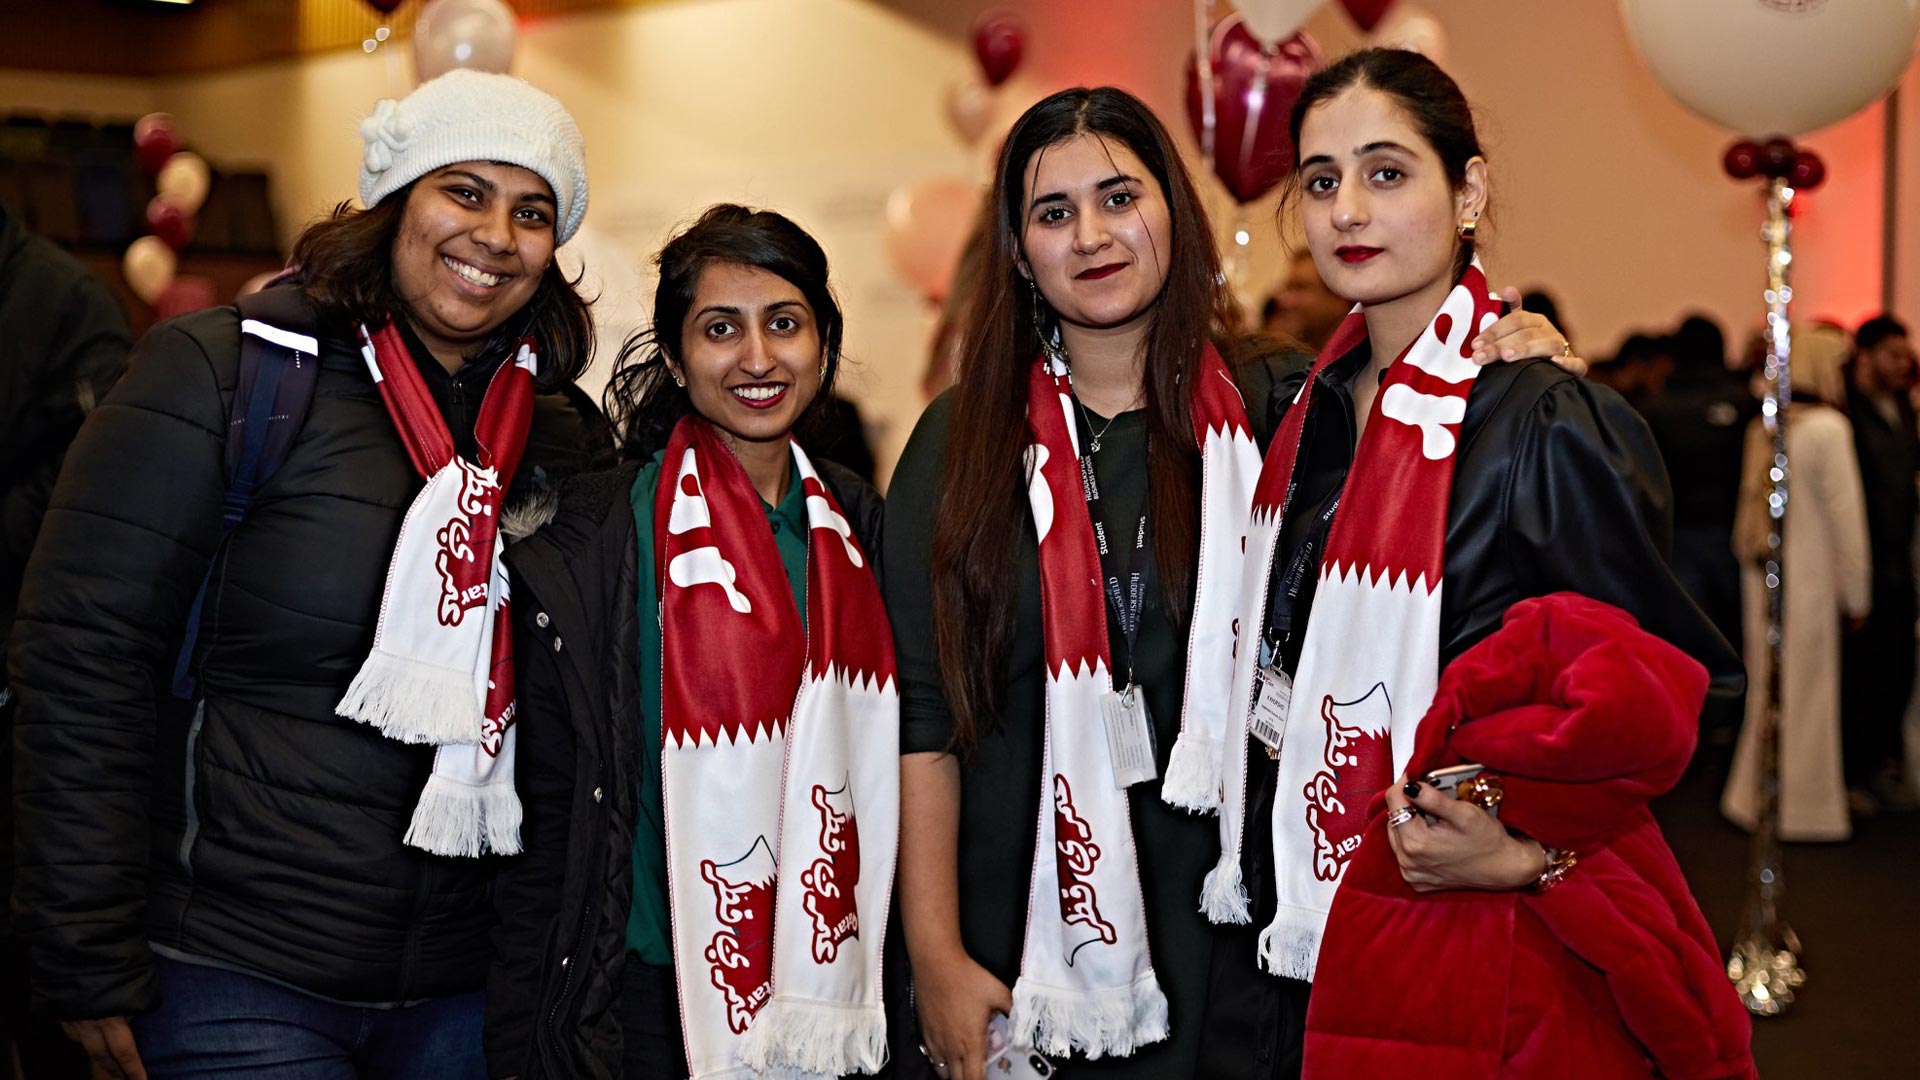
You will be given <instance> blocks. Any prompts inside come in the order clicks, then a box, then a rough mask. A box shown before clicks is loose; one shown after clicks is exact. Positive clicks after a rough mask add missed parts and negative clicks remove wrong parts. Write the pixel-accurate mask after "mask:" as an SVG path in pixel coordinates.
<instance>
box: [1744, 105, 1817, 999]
mask: <svg viewBox="0 0 1920 1080" xmlns="http://www.w3.org/2000/svg"><path fill="white" fill-rule="evenodd" d="M1726 168H1727V173H1728V175H1730V176H1732V177H1733V178H1734V179H1736V180H1745V179H1750V178H1752V177H1754V176H1765V178H1766V181H1767V192H1766V198H1767V221H1766V225H1765V226H1764V227H1763V228H1762V229H1761V236H1762V237H1763V238H1764V239H1765V240H1766V245H1767V289H1766V302H1767V346H1768V348H1767V359H1766V381H1767V396H1766V400H1765V401H1764V402H1762V404H1761V407H1760V415H1761V420H1762V422H1763V423H1764V424H1765V426H1766V430H1767V434H1768V436H1769V437H1770V438H1771V439H1772V442H1773V461H1772V464H1771V466H1770V467H1769V469H1768V478H1769V479H1771V480H1772V481H1773V490H1772V492H1770V493H1769V494H1768V496H1767V516H1768V519H1769V520H1768V526H1767V564H1766V587H1767V679H1766V686H1765V691H1764V692H1765V693H1766V709H1765V711H1764V713H1763V722H1762V726H1761V729H1760V739H1759V745H1760V769H1759V785H1760V793H1759V794H1760V797H1759V799H1758V806H1759V814H1758V818H1757V821H1756V823H1755V825H1754V830H1753V847H1752V851H1751V854H1750V855H1749V858H1748V868H1747V895H1746V899H1745V901H1744V903H1743V905H1742V913H1741V920H1740V930H1739V933H1737V934H1736V935H1735V937H1734V943H1733V951H1732V955H1730V956H1729V957H1728V958H1727V977H1728V978H1729V979H1732V980H1733V984H1734V988H1735V989H1736V990H1737V991H1738V992H1739V994H1740V1000H1741V1003H1742V1004H1744V1005H1746V1007H1747V1010H1748V1011H1749V1012H1751V1013H1753V1014H1754V1015H1756V1016H1778V1015H1780V1014H1781V1013H1783V1012H1785V1011H1786V1010H1787V1008H1788V1007H1789V1006H1791V1005H1792V1004H1793V1001H1794V997H1795V995H1796V994H1797V993H1798V992H1799V990H1800V988H1801V986H1802V985H1804V984H1805V983H1806V978H1807V976H1806V972H1805V971H1804V970H1802V969H1801V967H1800V956H1801V951H1802V950H1801V945H1800V938H1799V935H1797V934H1795V933H1794V932H1793V928H1792V927H1790V926H1788V925H1787V920H1786V917H1785V916H1784V915H1782V914H1781V900H1782V897H1783V895H1784V891H1785V885H1786V879H1785V874H1784V870H1783V867H1782V865H1781V851H1780V835H1779V834H1780V719H1781V717H1780V701H1781V693H1780V675H1781V670H1782V666H1783V664H1784V662H1785V655H1784V653H1785V641H1786V635H1785V629H1784V626H1783V615H1784V612H1785V599H1786V565H1785V559H1784V558H1783V557H1782V550H1781V549H1782V539H1783V537H1784V535H1785V526H1786V516H1787V505H1788V490H1787V489H1788V481H1789V479H1790V477H1791V470H1790V467H1789V461H1788V457H1787V417H1788V412H1789V410H1788V405H1789V404H1790V403H1791V402H1792V400H1793V379H1792V364H1791V362H1790V359H1789V358H1790V354H1791V352H1792V328H1791V325H1790V323H1789V321H1788V311H1789V309H1790V307H1791V305H1792V303H1793V286H1792V284H1791V283H1790V280H1789V279H1790V271H1791V270H1792V267H1793V201H1794V198H1795V196H1796V194H1797V193H1798V192H1799V191H1803V190H1807V189H1810V188H1813V187H1815V186H1817V185H1818V184H1819V183H1820V181H1821V180H1822V179H1824V178H1825V174H1826V169H1825V166H1823V165H1822V164H1821V162H1820V159H1819V158H1818V157H1815V156H1814V155H1813V154H1811V153H1808V152H1804V151H1796V150H1795V149H1794V147H1793V145H1792V144H1791V143H1789V142H1788V141H1787V140H1785V139H1774V140H1772V141H1770V142H1768V143H1767V145H1766V146H1765V147H1760V146H1756V145H1754V144H1752V143H1746V142H1743V143H1738V144H1736V145H1735V146H1734V147H1733V148H1732V149H1731V150H1729V151H1727V158H1726Z"/></svg>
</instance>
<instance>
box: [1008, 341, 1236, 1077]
mask: <svg viewBox="0 0 1920 1080" xmlns="http://www.w3.org/2000/svg"><path fill="white" fill-rule="evenodd" d="M1073 416H1074V402H1073V396H1072V388H1071V386H1070V384H1069V382H1068V378H1067V368H1066V365H1065V363H1064V362H1062V361H1061V360H1059V359H1057V358H1049V357H1045V356H1043V357H1041V358H1040V359H1039V360H1037V361H1035V363H1034V366H1033V373H1032V376H1031V378H1030V380H1029V383H1028V397H1027V426H1028V429H1029V431H1030V432H1031V433H1032V436H1033V445H1032V446H1030V447H1029V448H1028V450H1027V474H1028V479H1027V495H1028V500H1029V503H1030V506H1031V509H1032V512H1033V523H1034V531H1035V533H1036V535H1037V536H1038V538H1039V546H1040V612H1041V629H1042V635H1043V638H1044V641H1045V646H1044V647H1045V650H1046V654H1045V660H1046V667H1047V685H1046V744H1045V749H1044V753H1043V756H1042V774H1041V782H1042V789H1041V799H1040V821H1039V830H1038V840H1037V843H1036V845H1035V849H1034V861H1033V878H1032V881H1033V885H1032V889H1031V899H1030V902H1029V907H1028V914H1027V927H1026V937H1025V943H1024V946H1023V951H1022V955H1021V962H1020V978H1019V979H1018V980H1017V981H1016V982H1015V984H1014V987H1013V1015H1012V1017H1011V1025H1012V1028H1013V1037H1014V1042H1015V1043H1016V1044H1024V1045H1030V1046H1033V1047H1034V1048H1036V1049H1038V1050H1040V1051H1041V1052H1043V1053H1047V1054H1053V1055H1056V1056H1058V1055H1065V1054H1067V1053H1069V1052H1074V1051H1077V1052H1079V1053H1082V1054H1085V1055H1086V1056H1087V1057H1090V1058H1097V1057H1101V1056H1103V1055H1107V1054H1114V1055H1121V1056H1124V1055H1128V1054H1131V1053H1133V1051H1134V1050H1135V1049H1136V1048H1137V1047H1139V1046H1142V1045H1145V1044H1147V1043H1152V1042H1157V1041H1159V1040H1161V1039H1164V1038H1166V1037H1167V1000H1166V996H1165V995H1164V994H1163V993H1162V992H1161V990H1160V983H1159V980H1158V979H1157V978H1156V977H1155V975H1154V972H1153V964H1152V960H1151V957H1150V955H1149V951H1148V947H1147V929H1146V904H1145V900H1144V898H1143V896H1142V893H1141V889H1140V868H1139V858H1138V851H1137V850H1136V848H1135V846H1134V837H1133V823H1132V819H1131V813H1130V810H1129V807H1128V803H1127V792H1126V790H1125V789H1124V788H1122V787H1120V786H1119V785H1118V784H1117V783H1116V782H1115V777H1114V770H1113V764H1112V760H1111V757H1110V755H1109V753H1108V745H1107V743H1108V739H1107V733H1106V727H1105V723H1104V721H1103V719H1102V710H1101V698H1102V697H1103V696H1104V695H1107V694H1110V693H1112V691H1113V689H1114V686H1113V676H1112V663H1111V657H1110V656H1109V655H1108V646H1107V612H1106V594H1105V591H1104V590H1103V587H1102V578H1103V576H1104V575H1103V573H1102V570H1101V566H1100V555H1099V551H1098V549H1097V547H1096V541H1095V538H1094V531H1093V524H1092V520H1091V518H1090V516H1089V514H1088V512H1087V503H1086V489H1085V487H1084V479H1083V476H1084V474H1083V471H1082V470H1083V465H1082V463H1081V458H1080V439H1079V430H1078V428H1077V427H1076V426H1075V424H1074V419H1073ZM1193 421H1194V434H1195V437H1196V439H1197V440H1198V441H1199V442H1200V445H1201V447H1202V461H1203V463H1204V469H1205V472H1204V481H1203V495H1202V498H1201V521H1202V535H1203V538H1204V539H1203V542H1202V557H1201V560H1200V564H1199V581H1198V588H1197V596H1196V601H1195V613H1194V628H1193V633H1192V637H1191V639H1190V641H1189V648H1190V650H1193V651H1191V652H1190V654H1189V656H1188V680H1187V687H1186V695H1185V701H1184V715H1183V730H1182V733H1181V736H1180V744H1185V749H1184V751H1182V750H1176V752H1175V753H1176V756H1178V755H1180V754H1182V753H1185V754H1186V755H1187V756H1188V758H1189V759H1190V762H1191V763H1190V764H1189V765H1187V766H1184V767H1183V772H1184V783H1185V786H1186V788H1187V792H1186V795H1185V798H1186V800H1187V801H1188V802H1190V803H1191V804H1193V805H1194V806H1195V807H1196V808H1201V807H1204V806H1208V805H1212V804H1214V803H1217V801H1218V796H1217V794H1216V793H1215V791H1214V789H1217V788H1218V785H1219V779H1218V777H1219V774H1218V771H1217V766H1215V765H1213V764H1212V763H1211V762H1206V758H1207V756H1209V755H1212V756H1214V757H1217V756H1218V755H1217V753H1216V751H1217V748H1218V746H1219V745H1220V742H1221V735H1222V734H1223V733H1224V731H1225V728H1226V724H1225V722H1224V720H1225V713H1224V707H1225V704H1226V702H1225V694H1224V693H1218V697H1219V698H1220V700H1218V701H1215V702H1212V703H1211V704H1208V702H1209V700H1210V699H1209V697H1208V695H1209V694H1214V693H1216V692H1218V691H1219V688H1220V687H1221V686H1222V679H1223V678H1224V677H1225V676H1226V675H1227V673H1228V671H1229V665H1230V663H1231V657H1232V648H1233V646H1232V633H1233V627H1232V621H1231V620H1232V614H1231V609H1232V603H1233V597H1234V594H1235V591H1236V588H1237V585H1238V575H1237V574H1236V573H1233V571H1234V570H1235V569H1237V563H1236V562H1235V561H1234V560H1233V559H1231V558H1228V557H1226V555H1227V553H1228V552H1233V553H1234V554H1237V552H1236V551H1234V549H1236V548H1237V547H1238V545H1239V543H1240V539H1241V536H1242V535H1243V534H1244V532H1245V527H1246V509H1245V508H1246V506H1247V505H1248V502H1247V500H1248V491H1249V489H1250V486H1251V481H1252V479H1253V478H1254V476H1255V475H1256V472H1257V469H1258V454H1257V453H1256V452H1255V450H1254V448H1253V439H1252V436H1251V434H1250V433H1249V431H1248V429H1247V421H1246V409H1245V407H1244V406H1243V405H1242V404H1241V402H1240V397H1239V393H1238V391H1237V390H1236V389H1235V388H1234V385H1233V382H1232V380H1231V378H1230V377H1229V376H1228V374H1227V370H1226V366H1225V365H1224V364H1223V363H1221V361H1220V357H1219V354H1217V353H1216V352H1214V350H1213V349H1212V348H1211V347H1208V348H1206V349H1205V351H1204V355H1203V357H1202V363H1201V367H1200V380H1199V383H1198V384H1197V385H1196V386H1195V387H1194V395H1193ZM1229 577H1231V579H1232V580H1228V578H1229ZM1216 661H1217V664H1216V663H1215V662H1216ZM1210 664H1212V665H1213V666H1217V667H1218V670H1217V671H1216V670H1212V668H1211V667H1209V666H1208V665H1210ZM1209 713H1210V714H1211V715H1210V716H1209V715H1208V714H1209ZM1177 745H1179V744H1177ZM1203 762H1205V763H1204V764H1202V763H1203ZM1173 771H1174V770H1173V769H1172V768H1171V767H1170V768H1169V777H1168V784H1171V783H1172V781H1173V775H1172V774H1173ZM1168 797H1169V798H1170V799H1171V798H1172V797H1171V796H1168Z"/></svg>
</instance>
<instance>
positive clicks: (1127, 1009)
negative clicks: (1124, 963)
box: [1008, 972, 1167, 1058]
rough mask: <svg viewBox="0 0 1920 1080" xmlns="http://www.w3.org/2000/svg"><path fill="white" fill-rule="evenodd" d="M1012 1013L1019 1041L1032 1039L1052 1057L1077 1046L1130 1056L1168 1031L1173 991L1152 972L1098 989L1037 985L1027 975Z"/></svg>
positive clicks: (1091, 1052) (1093, 1054)
mask: <svg viewBox="0 0 1920 1080" xmlns="http://www.w3.org/2000/svg"><path fill="white" fill-rule="evenodd" d="M1009 1019H1010V1023H1009V1025H1008V1026H1009V1027H1010V1028H1011V1029H1012V1032H1013V1040H1014V1042H1016V1043H1020V1042H1030V1043H1031V1044H1032V1046H1033V1048H1034V1049H1035V1050H1038V1051H1040V1052H1041V1053H1043V1054H1047V1055H1050V1056H1052V1057H1056V1058H1061V1057H1066V1056H1067V1055H1068V1054H1069V1053H1072V1052H1074V1051H1078V1052H1080V1053H1082V1054H1084V1055H1085V1056H1087V1057H1089V1058H1098V1057H1104V1056H1106V1055H1108V1054H1114V1055H1118V1056H1120V1057H1125V1056H1127V1055H1129V1054H1132V1053H1133V1052H1134V1050H1135V1049H1137V1048H1139V1047H1141V1046H1145V1045H1147V1044H1148V1043H1156V1042H1159V1041H1161V1040H1162V1039H1165V1038H1166V1037H1167V996H1166V995H1165V994H1163V993H1161V992H1160V980H1158V979H1157V978H1155V977H1154V976H1153V974H1152V973H1151V972H1149V973H1148V974H1147V975H1146V977H1144V978H1142V979H1139V980H1136V981H1135V982H1134V983H1132V984H1131V985H1128V986H1117V987H1114V988H1112V989H1110V990H1094V991H1076V990H1061V989H1057V988H1054V987H1048V986H1035V985H1033V984H1032V983H1031V982H1029V981H1028V980H1025V979H1022V980H1020V982H1019V983H1017V984H1016V985H1015V986H1014V988H1013V1016H1012V1017H1010V1018H1009Z"/></svg>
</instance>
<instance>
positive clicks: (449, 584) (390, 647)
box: [335, 322, 538, 856]
mask: <svg viewBox="0 0 1920 1080" xmlns="http://www.w3.org/2000/svg"><path fill="white" fill-rule="evenodd" d="M360 340H361V349H360V351H361V355H362V356H364V357H365V358H366V362H367V368H368V370H370V371H371V372H372V373H373V381H374V382H375V384H377V385H378V386H379V387H380V400H381V401H382V402H384V403H385V404H386V407H387V415H388V416H389V417H391V418H392V420H393V426H394V429H395V430H396V431H398V432H399V433H400V441H401V442H402V443H404V444H405V445H406V448H407V457H408V459H409V460H411V461H412V462H413V467H414V470H415V471H416V472H418V473H419V474H420V475H421V476H423V477H425V478H426V481H427V484H426V486H425V487H424V488H422V489H421V490H420V494H418V495H416V496H414V499H413V503H412V505H410V506H409V507H408V508H407V514H406V517H405V519H404V520H403V521H402V523H401V525H400V537H399V539H398V540H397V541H395V543H394V548H393V558H392V560H391V561H390V562H389V563H388V565H387V584H386V590H385V592H384V593H383V594H382V596H381V598H380V623H379V627H378V628H377V629H376V630H375V631H374V637H373V651H372V652H371V653H370V654H368V656H367V659H366V661H365V662H364V663H363V664H361V666H360V671H359V673H358V674H356V675H355V676H354V678H353V683H352V685H350V686H349V687H348V688H347V694H346V697H344V698H342V699H341V700H340V704H339V705H338V706H337V707H336V709H335V711H336V712H338V713H339V714H340V715H341V716H345V717H348V718H350V719H353V720H359V721H361V722H363V723H367V724H371V725H373V726H374V727H376V728H379V729H380V731H381V733H382V734H384V735H386V736H387V737H388V738H390V739H395V740H398V741H400V742H407V743H432V744H434V745H435V746H437V747H439V750H438V752H436V753H435V754H434V756H433V772H432V774H431V775H430V776H429V777H428V778H427V785H426V788H425V789H424V790H422V791H421V793H420V800H419V802H418V803H417V804H416V805H415V806H414V811H413V821H412V823H411V824H410V825H409V826H408V828H407V833H406V838H405V840H406V843H408V844H411V845H413V846H414V847H417V848H421V849H423V850H426V851H431V852H433V853H434V854H436V855H460V856H478V855H483V854H486V853H488V852H492V853H495V854H500V855H512V854H514V853H516V852H518V851H519V850H520V800H519V798H518V797H517V796H516V795H515V794H514V791H513V743H514V733H513V624H512V622H511V621H510V620H509V618H508V616H507V572H506V567H505V564H504V563H503V562H502V561H501V558H500V549H501V544H500V543H499V529H500V504H501V501H502V499H503V498H504V494H505V492H504V485H505V484H507V483H508V482H509V481H511V480H512V478H513V474H514V471H515V470H516V469H518V468H519V466H520V455H521V452H522V451H523V450H524V449H525V448H526V444H527V428H528V426H529V425H530V424H531V423H532V420H533V377H534V372H535V369H536V366H537V363H538V362H537V360H536V358H535V356H534V352H533V343H532V342H530V341H523V342H521V344H520V347H519V350H518V352H517V353H516V355H515V356H514V357H513V359H512V360H511V361H509V362H507V363H504V364H501V365H500V369H499V370H498V371H497V372H495V373H494V376H493V379H492V381H491V382H489V383H488V384H487V392H486V396H485V397H484V398H483V399H482V400H481V403H480V415H479V418H478V420H477V422H476V423H475V425H474V437H475V441H476V442H477V443H478V446H479V453H478V455H477V459H478V460H476V461H467V460H466V459H464V458H462V457H461V456H460V455H459V454H458V453H456V452H455V450H454V443H453V435H452V433H451V432H449V431H448V430H447V422H446V420H445V419H444V418H442V417H441V415H440V409H439V407H438V406H436V405H435V404H434V401H433V395H432V393H431V392H430V391H428V389H427V384H426V380H425V379H423V378H421V376H420V369H419V368H418V367H416V366H415V364H414V361H413V357H412V355H411V354H410V353H409V351H408V349H407V345H406V342H405V340H404V339H403V338H402V337H401V336H400V332H399V330H397V329H395V327H394V325H393V323H391V322H389V323H387V324H386V325H385V326H383V327H381V328H380V329H379V330H378V331H373V332H369V331H368V330H367V328H366V327H365V326H362V327H360Z"/></svg>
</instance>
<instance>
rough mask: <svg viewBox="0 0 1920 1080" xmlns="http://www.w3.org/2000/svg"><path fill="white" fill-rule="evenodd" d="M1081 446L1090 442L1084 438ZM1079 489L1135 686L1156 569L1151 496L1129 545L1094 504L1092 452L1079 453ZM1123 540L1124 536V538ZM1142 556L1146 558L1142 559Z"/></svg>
mask: <svg viewBox="0 0 1920 1080" xmlns="http://www.w3.org/2000/svg"><path fill="white" fill-rule="evenodd" d="M1081 445H1083V446H1086V445H1089V444H1088V442H1087V441H1086V440H1084V439H1083V440H1082V443H1081ZM1080 489H1081V494H1083V495H1084V496H1085V497H1086V500H1087V518H1088V520H1089V521H1091V522H1092V523H1093V540H1094V545H1095V546H1096V547H1098V548H1099V550H1100V568H1101V570H1102V576H1103V577H1104V579H1105V591H1106V595H1107V610H1108V613H1109V614H1110V615H1111V616H1112V617H1113V619H1115V620H1116V621H1117V622H1119V624H1120V636H1121V638H1122V640H1124V641H1125V642H1126V646H1127V655H1126V663H1127V686H1132V685H1133V649H1134V644H1135V642H1137V641H1138V640H1139V638H1140V612H1141V610H1142V609H1143V608H1144V607H1145V606H1146V599H1147V583H1148V579H1149V578H1150V576H1151V574H1152V570H1153V558H1152V557H1151V556H1150V555H1146V554H1145V553H1146V549H1147V510H1148V507H1149V506H1150V505H1151V501H1152V495H1151V493H1150V492H1149V493H1148V494H1145V495H1142V496H1141V500H1140V520H1139V522H1138V523H1137V524H1135V526H1134V529H1133V542H1132V544H1131V545H1130V546H1128V545H1125V544H1124V543H1115V542H1114V541H1115V540H1116V538H1115V537H1112V536H1110V535H1108V532H1107V529H1106V525H1105V524H1104V523H1103V522H1102V521H1101V519H1100V515H1099V513H1098V511H1097V509H1096V508H1095V506H1094V504H1095V503H1097V502H1099V501H1100V482H1099V480H1098V479H1096V478H1095V476H1094V473H1093V457H1092V456H1091V454H1090V453H1083V454H1082V455H1081V456H1080ZM1122 539H1123V538H1122ZM1122 547H1125V561H1124V562H1122V561H1121V552H1120V551H1119V550H1117V549H1119V548H1122ZM1143 555H1145V557H1144V558H1143Z"/></svg>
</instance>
